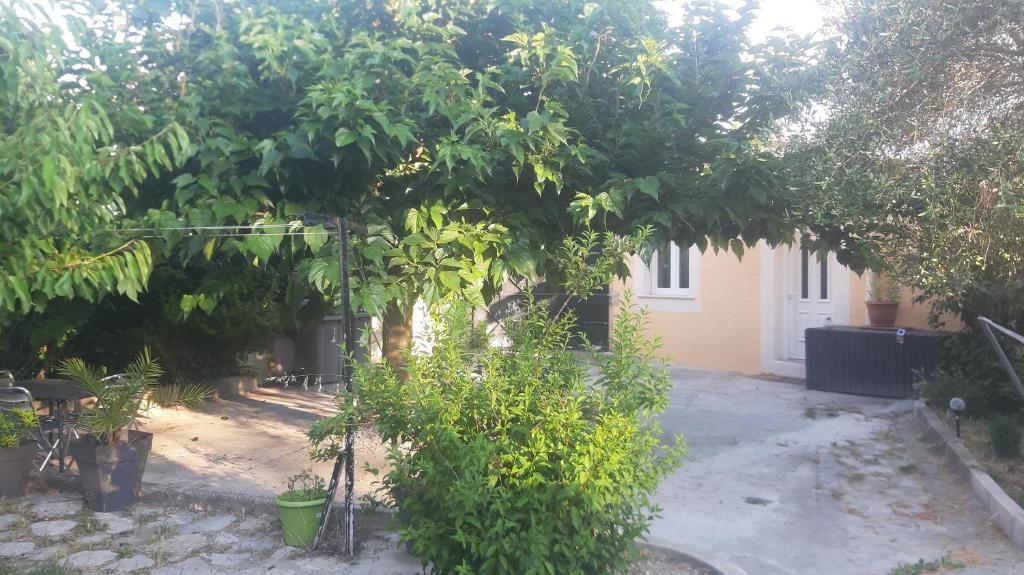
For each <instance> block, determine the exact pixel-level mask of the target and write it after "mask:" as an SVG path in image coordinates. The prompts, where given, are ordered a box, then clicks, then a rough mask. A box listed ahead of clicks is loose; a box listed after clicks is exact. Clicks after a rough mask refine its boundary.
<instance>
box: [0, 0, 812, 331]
mask: <svg viewBox="0 0 1024 575" xmlns="http://www.w3.org/2000/svg"><path fill="white" fill-rule="evenodd" d="M54 4H55V5H56V6H57V7H58V9H64V10H65V12H67V13H68V14H69V15H68V19H69V22H70V26H69V27H70V28H71V30H72V32H73V33H74V38H75V41H74V44H73V45H69V44H68V43H66V42H65V41H64V40H63V37H64V35H62V34H61V33H60V32H59V31H58V29H57V28H54V27H53V26H45V25H37V24H35V23H34V21H33V20H32V19H31V18H27V17H26V16H25V13H24V11H20V12H19V11H16V10H12V9H8V10H7V12H6V13H5V14H6V15H7V17H6V18H5V19H4V22H5V23H4V29H3V36H2V38H3V43H2V44H0V50H3V51H4V55H5V56H6V55H7V54H11V55H12V57H8V58H3V59H2V61H3V68H2V70H3V72H0V73H2V74H4V76H3V78H4V79H5V81H4V82H2V83H0V85H2V86H3V87H4V90H6V92H5V98H4V100H3V102H4V103H3V104H2V105H3V109H2V110H0V118H4V123H3V125H4V126H5V132H4V134H3V135H4V138H5V142H6V145H7V146H13V145H14V143H18V144H19V149H20V150H21V151H23V152H24V154H20V155H17V156H15V157H18V158H20V160H19V161H17V162H12V161H11V159H10V157H7V156H5V157H4V159H3V162H4V165H3V166H0V170H3V173H6V174H8V176H7V178H9V179H12V181H13V182H14V183H13V184H11V185H14V186H15V187H17V188H18V189H19V190H21V191H20V192H19V194H20V195H21V196H24V198H25V199H24V201H23V202H19V201H17V200H16V199H15V201H14V202H13V203H12V202H11V198H10V196H9V195H8V194H5V195H4V198H5V200H4V201H5V202H7V203H6V204H4V205H3V206H0V208H2V209H0V217H2V219H3V223H4V225H3V226H0V229H2V230H3V231H0V234H4V236H3V238H2V239H3V242H4V246H5V254H4V257H5V258H6V260H5V263H6V264H7V265H5V266H4V271H3V272H2V273H3V276H2V280H3V282H2V285H0V302H2V303H3V306H0V307H3V308H5V309H6V310H8V311H9V312H12V311H17V312H18V313H24V312H26V311H29V310H42V309H44V308H45V306H46V305H47V302H48V301H51V300H53V299H55V298H72V297H76V298H84V299H89V300H95V299H98V298H100V297H102V296H103V295H104V294H105V293H108V292H111V291H119V292H121V293H126V294H128V295H133V294H134V293H136V292H137V291H138V290H139V289H142V287H143V286H144V282H145V279H146V278H147V277H148V275H149V272H150V270H151V269H152V266H153V265H154V262H155V265H163V264H167V265H176V266H181V265H206V264H203V263H202V261H203V260H206V261H207V262H208V263H211V264H212V265H211V266H210V267H216V265H215V262H216V261H217V260H218V259H219V258H223V257H228V258H235V257H243V258H245V259H246V260H248V261H250V262H252V263H253V264H254V265H257V266H265V265H266V264H267V262H268V261H269V260H272V259H274V258H277V257H280V256H281V255H282V254H286V253H287V254H292V255H294V256H296V257H295V258H294V260H293V265H294V271H295V273H294V279H295V280H296V281H299V282H303V283H305V284H307V285H308V287H310V288H311V289H314V290H318V291H328V292H329V291H330V290H331V289H332V288H333V287H334V286H335V285H336V281H337V279H336V278H337V277H338V273H337V272H338V270H337V263H336V261H335V260H336V256H335V255H333V253H332V250H333V246H332V245H331V244H332V242H331V241H329V240H330V237H329V235H326V234H325V233H324V230H323V229H322V228H319V227H313V228H303V226H302V225H301V222H300V218H299V216H300V215H301V214H304V213H309V212H320V213H329V214H345V215H347V216H349V217H350V218H351V219H352V220H354V221H357V222H359V223H360V224H362V225H364V226H365V233H364V234H363V236H362V237H361V238H360V239H359V241H358V242H357V245H356V246H355V250H356V255H357V258H356V262H357V264H358V266H359V268H360V270H359V274H358V277H357V279H356V283H355V285H354V289H355V301H356V304H357V305H358V306H359V307H361V308H363V309H366V310H368V311H371V312H374V313H376V312H379V311H380V310H381V309H382V308H383V307H384V306H386V305H388V304H389V303H390V302H399V304H400V305H402V306H407V305H408V304H410V303H411V302H412V301H414V299H415V298H416V297H423V298H424V299H426V300H427V301H428V302H434V301H439V300H442V299H445V298H457V299H464V300H468V301H471V302H474V303H478V304H479V303H484V302H486V301H488V300H489V299H490V298H491V297H493V295H494V294H495V291H496V288H497V287H498V286H500V285H501V283H502V281H503V280H504V278H506V277H508V276H512V277H516V276H529V275H533V274H535V273H538V272H544V271H550V270H549V269H548V262H549V256H550V250H551V249H552V247H553V246H557V245H558V238H560V237H562V236H563V235H564V234H566V233H567V232H572V231H574V230H576V229H579V228H580V227H585V226H591V227H594V228H597V229H599V230H608V231H613V232H618V233H632V232H633V231H635V230H636V229H637V228H638V227H640V226H644V225H651V226H653V227H654V236H655V237H656V238H657V239H658V240H661V239H665V238H674V239H676V240H677V241H680V242H682V243H685V244H689V243H693V242H696V243H698V244H699V245H701V246H702V247H703V246H706V245H708V243H709V242H710V243H711V244H712V245H714V246H715V247H716V248H731V249H733V250H735V251H737V252H742V250H743V247H744V245H750V244H752V243H753V242H755V241H756V240H758V239H761V238H766V239H768V240H769V241H772V242H780V241H787V240H788V239H789V238H790V235H791V229H792V223H791V221H790V219H789V212H788V211H787V205H788V203H789V198H788V195H787V193H788V188H787V187H786V185H785V180H784V171H783V170H782V169H781V167H782V166H781V160H780V158H779V156H778V154H777V153H775V152H774V151H773V150H772V149H770V148H769V147H768V146H767V145H766V141H767V139H768V138H769V137H770V136H771V135H772V133H773V132H774V130H775V129H776V123H775V120H776V118H778V117H781V116H782V115H784V114H785V113H787V112H788V111H789V110H790V108H791V106H792V103H793V101H794V99H795V98H794V95H793V94H792V93H791V92H790V90H789V88H788V87H787V86H790V85H791V84H790V83H789V82H788V81H787V80H789V79H790V78H791V77H792V76H793V75H794V74H797V73H798V70H799V64H800V61H799V59H798V58H796V57H795V51H794V50H792V49H791V47H790V46H787V45H785V44H784V43H780V42H775V43H774V44H772V45H764V46H750V45H749V42H748V41H747V38H746V26H747V25H748V24H749V22H750V20H751V19H752V12H751V9H752V6H750V5H748V6H745V7H743V8H742V9H741V10H739V11H738V12H733V11H730V10H727V9H726V8H725V7H724V6H720V5H716V4H705V3H697V2H694V3H686V5H685V6H684V7H683V9H682V11H681V14H682V21H681V23H680V24H679V25H678V26H676V25H669V24H668V23H667V22H666V18H665V15H664V14H662V13H661V12H660V11H659V10H658V9H657V8H655V6H654V5H653V3H651V2H647V1H642V2H636V1H632V0H630V1H627V0H606V1H603V2H582V1H579V0H559V1H555V2H544V3H531V2H521V1H518V0H486V1H482V2H481V1H469V0H458V1H445V2H439V1H417V2H413V1H405V0H395V1H389V2H363V1H357V0H348V1H343V2H327V1H301V2H300V1H280V2H273V3H250V2H242V1H238V0H235V1H232V0H228V1H224V2H207V1H191V0H189V1H185V0H160V1H142V0H121V1H114V2H107V3H104V4H103V5H102V6H101V7H96V6H94V5H93V4H91V3H86V4H81V5H80V3H79V2H77V1H75V0H61V1H57V2H54ZM84 8H89V10H84ZM76 10H77V12H79V13H82V12H84V13H87V14H89V15H88V16H87V17H85V18H84V19H83V18H80V17H75V16H73V15H72V14H73V13H75V11H76ZM86 24H88V25H86ZM34 28H38V29H34ZM42 63H45V64H42ZM65 80H66V81H65ZM33 90H35V91H41V92H42V93H39V94H35V93H30V92H32V91H33ZM26 94H27V96H26ZM47 115H49V116H53V117H59V118H60V120H61V121H59V122H55V121H53V120H52V119H48V118H47V117H46V116H47ZM33 127H34V128H33ZM44 127H45V137H44V136H38V134H40V133H44V131H43V128H44ZM37 140H38V142H39V143H37ZM22 143H25V144H26V145H22ZM55 150H56V151H55ZM57 152H60V153H57ZM49 156H52V157H53V160H54V164H53V166H52V167H47V166H50V164H49V163H43V162H40V165H38V166H37V165H36V162H38V161H39V159H40V158H46V157H49ZM58 182H59V183H58ZM72 184H73V185H75V186H77V187H75V188H74V192H73V193H72V192H68V191H67V186H68V185H72ZM80 190H82V191H80ZM67 198H75V199H74V201H73V202H70V204H73V208H72V209H64V208H65V207H67V206H68V205H70V204H69V200H67ZM47 210H49V211H50V212H54V213H56V212H59V213H60V218H61V219H60V220H59V222H58V224H53V225H47V226H43V225H42V224H41V222H42V221H43V220H45V219H46V218H48V217H49V214H48V212H47ZM9 220H10V221H13V222H18V224H17V225H16V226H13V227H9V226H8V225H7V222H8V221H9ZM61 222H62V223H61ZM219 225H238V226H240V227H241V228H242V229H243V230H245V231H246V232H248V235H245V236H236V235H231V236H230V237H224V236H225V234H218V233H213V232H209V231H202V230H200V231H194V232H182V231H175V230H170V231H168V230H167V228H179V227H190V226H219ZM284 225H287V226H289V227H286V228H283V227H273V226H284ZM138 228H160V229H159V230H151V231H149V232H148V233H138V232H134V233H133V232H128V231H126V230H128V229H138ZM114 231H117V232H118V233H113V232H114ZM40 232H43V233H40ZM285 232H290V233H296V234H302V235H300V236H290V235H285ZM151 235H152V236H159V237H156V238H151V237H145V236H151ZM40 242H42V243H43V244H44V247H45V249H46V250H47V251H46V253H47V254H49V258H50V259H51V260H53V262H52V263H49V264H43V265H40V264H39V263H38V262H37V259H38V258H36V257H35V255H34V254H30V253H29V251H30V248H31V247H32V246H35V244H37V243H40ZM51 244H52V245H51ZM11 245H14V246H16V247H17V249H7V247H8V246H11ZM33 249H42V248H38V247H35V248H33ZM129 256H130V257H129ZM19 258H20V259H19ZM32 262H36V263H32ZM108 264H109V266H108V267H109V269H108V270H107V271H106V272H104V271H103V270H104V269H107V267H104V266H107V265H108ZM67 266H73V267H71V268H70V269H67V270H65V268H66V267H67ZM136 271H137V272H138V273H135V272H136ZM64 278H67V279H64ZM225 289H230V288H229V287H225V285H224V282H210V283H209V284H207V285H204V286H201V287H200V289H198V290H197V291H196V292H194V293H190V294H183V295H184V297H183V299H182V305H183V310H184V311H185V312H186V313H191V312H192V311H193V310H194V309H197V308H198V309H199V310H200V311H208V309H207V308H209V307H212V306H214V305H216V301H217V300H218V299H219V298H220V297H222V295H223V292H224V290H225ZM204 303H205V304H206V307H204V305H203V304H204Z"/></svg>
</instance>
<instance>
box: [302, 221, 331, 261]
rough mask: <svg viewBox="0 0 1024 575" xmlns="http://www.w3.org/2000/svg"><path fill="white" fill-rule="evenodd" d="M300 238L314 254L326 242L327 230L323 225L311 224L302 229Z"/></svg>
mask: <svg viewBox="0 0 1024 575" xmlns="http://www.w3.org/2000/svg"><path fill="white" fill-rule="evenodd" d="M302 239H304V240H305V241H306V245H307V246H309V250H310V251H311V252H313V253H314V254H315V253H317V252H319V251H320V248H322V247H323V246H324V244H326V243H327V230H325V229H324V227H323V226H313V227H311V228H306V229H304V230H303V234H302Z"/></svg>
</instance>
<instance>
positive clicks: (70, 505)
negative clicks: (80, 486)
mask: <svg viewBox="0 0 1024 575" xmlns="http://www.w3.org/2000/svg"><path fill="white" fill-rule="evenodd" d="M31 509H32V513H33V514H34V515H35V516H36V517H38V518H40V519H57V518H59V517H71V516H72V515H78V514H79V513H81V512H82V509H84V506H83V505H82V502H81V501H66V500H57V501H43V502H40V503H38V504H37V505H34V506H32V508H31Z"/></svg>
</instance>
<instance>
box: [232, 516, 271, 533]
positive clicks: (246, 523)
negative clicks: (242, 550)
mask: <svg viewBox="0 0 1024 575" xmlns="http://www.w3.org/2000/svg"><path fill="white" fill-rule="evenodd" d="M269 523H270V521H269V520H267V518H266V517H246V518H245V519H243V520H242V521H241V522H239V524H238V530H239V531H256V530H258V529H262V528H263V527H265V526H266V525H268V524H269Z"/></svg>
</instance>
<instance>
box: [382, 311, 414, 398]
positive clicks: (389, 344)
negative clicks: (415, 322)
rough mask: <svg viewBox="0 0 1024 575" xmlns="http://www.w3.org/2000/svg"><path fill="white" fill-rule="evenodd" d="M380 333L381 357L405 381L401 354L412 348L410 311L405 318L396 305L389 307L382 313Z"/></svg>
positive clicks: (403, 360)
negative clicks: (382, 321) (382, 319)
mask: <svg viewBox="0 0 1024 575" xmlns="http://www.w3.org/2000/svg"><path fill="white" fill-rule="evenodd" d="M382 332H383V333H382V335H383V337H382V339H383V342H382V345H381V355H382V356H383V357H384V360H385V361H387V362H388V364H390V365H391V367H393V368H394V369H395V372H396V373H397V374H398V377H399V378H400V379H401V380H402V381H405V380H406V378H407V375H406V372H405V371H403V370H402V367H404V366H405V358H404V357H402V353H403V352H405V351H407V350H408V349H409V348H411V347H412V310H411V309H410V310H409V316H408V317H406V316H405V314H404V313H402V309H401V308H400V307H398V304H397V303H392V304H391V305H389V306H388V309H387V311H385V312H384V323H383V329H382Z"/></svg>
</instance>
